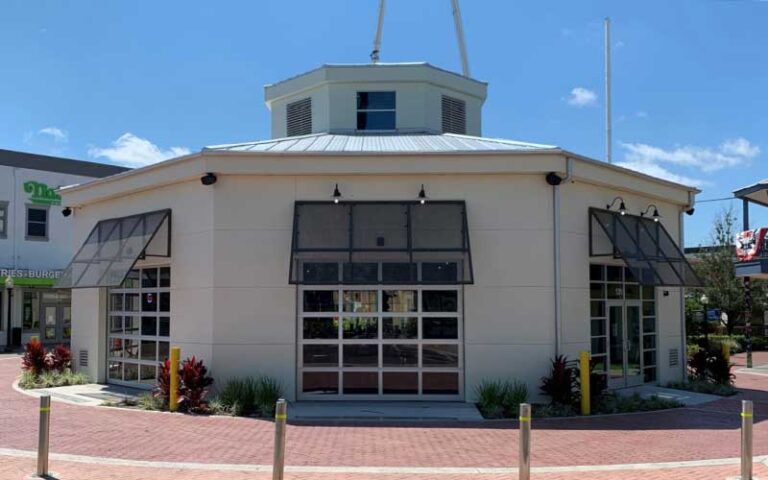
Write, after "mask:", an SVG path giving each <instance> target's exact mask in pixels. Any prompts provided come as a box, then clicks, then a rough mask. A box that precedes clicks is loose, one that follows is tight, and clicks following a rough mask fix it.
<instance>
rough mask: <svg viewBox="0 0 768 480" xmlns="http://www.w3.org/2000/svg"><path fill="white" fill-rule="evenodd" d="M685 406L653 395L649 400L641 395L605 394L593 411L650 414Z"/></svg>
mask: <svg viewBox="0 0 768 480" xmlns="http://www.w3.org/2000/svg"><path fill="white" fill-rule="evenodd" d="M682 406H684V405H683V404H682V403H680V402H678V401H677V400H670V399H666V398H660V397H658V396H656V395H653V396H651V397H649V398H643V397H641V396H640V395H639V394H637V393H635V394H633V395H628V396H623V395H616V394H605V395H603V396H602V397H600V400H598V402H597V404H595V407H594V409H593V411H594V413H602V414H605V413H631V412H649V411H652V410H666V409H669V408H678V407H682Z"/></svg>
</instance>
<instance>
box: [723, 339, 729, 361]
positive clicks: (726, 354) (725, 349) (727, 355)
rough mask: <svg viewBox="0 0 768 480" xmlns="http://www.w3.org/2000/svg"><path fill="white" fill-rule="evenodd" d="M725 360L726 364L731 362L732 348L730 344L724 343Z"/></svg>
mask: <svg viewBox="0 0 768 480" xmlns="http://www.w3.org/2000/svg"><path fill="white" fill-rule="evenodd" d="M723 358H725V361H726V362H730V361H731V346H730V345H729V344H728V342H723Z"/></svg>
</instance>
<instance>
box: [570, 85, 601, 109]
mask: <svg viewBox="0 0 768 480" xmlns="http://www.w3.org/2000/svg"><path fill="white" fill-rule="evenodd" d="M567 101H568V105H573V106H574V107H589V106H592V105H595V104H596V103H597V94H596V93H595V92H593V91H592V90H589V89H587V88H584V87H576V88H574V89H573V90H571V96H570V97H568V100H567Z"/></svg>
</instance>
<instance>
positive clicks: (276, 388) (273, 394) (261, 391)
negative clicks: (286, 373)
mask: <svg viewBox="0 0 768 480" xmlns="http://www.w3.org/2000/svg"><path fill="white" fill-rule="evenodd" d="M255 387H256V388H255V390H254V396H253V398H254V403H255V405H256V408H258V410H259V414H260V415H261V416H262V417H273V416H274V415H275V404H276V403H277V401H278V400H279V399H280V397H282V396H283V387H282V386H281V385H280V382H278V381H277V380H275V379H274V378H271V377H261V378H259V379H258V380H257V381H256V385H255Z"/></svg>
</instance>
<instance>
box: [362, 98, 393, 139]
mask: <svg viewBox="0 0 768 480" xmlns="http://www.w3.org/2000/svg"><path fill="white" fill-rule="evenodd" d="M357 129H358V130H394V129H395V92H357Z"/></svg>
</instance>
